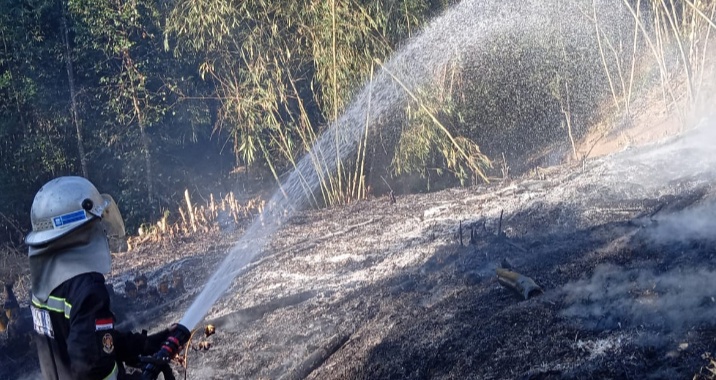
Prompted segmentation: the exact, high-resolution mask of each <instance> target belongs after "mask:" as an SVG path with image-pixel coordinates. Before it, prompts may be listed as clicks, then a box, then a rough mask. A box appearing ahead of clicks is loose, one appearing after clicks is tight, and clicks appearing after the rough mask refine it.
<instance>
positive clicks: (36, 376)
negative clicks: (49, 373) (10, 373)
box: [17, 372, 43, 380]
mask: <svg viewBox="0 0 716 380" xmlns="http://www.w3.org/2000/svg"><path fill="white" fill-rule="evenodd" d="M42 379H43V377H42V373H40V372H33V373H30V374H27V375H25V376H23V377H20V378H18V379H17V380H42Z"/></svg>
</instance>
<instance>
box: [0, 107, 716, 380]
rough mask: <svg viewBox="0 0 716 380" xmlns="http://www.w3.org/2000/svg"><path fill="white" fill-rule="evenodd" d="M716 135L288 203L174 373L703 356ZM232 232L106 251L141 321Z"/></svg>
mask: <svg viewBox="0 0 716 380" xmlns="http://www.w3.org/2000/svg"><path fill="white" fill-rule="evenodd" d="M714 141H716V121H715V120H713V119H710V120H704V121H702V123H701V124H700V127H699V128H696V129H693V130H691V131H689V132H687V133H685V134H683V135H681V136H678V137H672V138H669V139H666V140H662V141H657V142H654V143H652V144H649V145H646V146H642V147H638V148H631V149H627V150H624V151H621V152H617V153H613V154H610V155H607V156H604V157H601V158H595V159H589V160H587V161H586V162H585V163H584V165H583V166H580V167H567V166H557V167H553V168H549V169H546V170H539V171H535V172H534V175H533V176H525V177H523V178H517V179H512V180H505V181H504V182H502V183H495V184H492V185H486V186H478V187H471V188H462V189H451V190H445V191H441V192H436V193H431V194H422V195H406V196H400V197H397V199H396V201H395V203H392V202H391V200H390V199H389V198H378V199H372V200H368V201H361V202H357V203H355V204H351V205H348V206H345V207H337V208H333V209H328V210H311V211H305V212H302V213H300V214H298V215H295V216H293V217H292V218H291V219H290V221H289V223H287V224H286V225H284V226H282V227H281V228H280V229H279V231H278V232H277V233H276V234H274V236H273V237H272V238H271V242H270V245H269V248H268V249H266V250H265V251H264V252H263V253H262V254H261V256H260V257H259V258H258V259H257V260H255V261H254V262H253V263H252V264H250V265H249V266H248V267H247V268H246V269H245V270H244V271H243V272H242V273H241V274H240V275H239V276H238V277H237V278H236V280H235V281H234V283H233V285H232V286H231V288H230V290H229V291H228V292H227V294H226V295H225V296H224V297H222V298H221V299H220V301H219V302H218V303H217V304H215V305H214V307H213V308H212V309H211V311H210V313H209V315H208V316H207V318H206V320H205V323H211V324H214V325H215V326H216V328H217V333H216V334H215V335H214V336H211V337H210V338H208V341H210V342H211V343H212V347H211V348H210V349H209V350H208V351H193V350H192V351H190V352H189V362H188V368H189V371H188V376H187V378H189V379H234V378H235V379H239V378H241V379H244V378H252V379H302V378H307V379H378V378H380V379H388V378H393V379H466V378H479V379H561V378H564V379H583V378H601V379H607V378H613V379H616V378H620V379H621V378H656V379H691V378H692V377H693V376H694V375H695V374H697V373H699V372H703V373H704V374H706V373H707V372H706V369H705V367H706V365H708V364H709V360H710V358H711V357H710V355H711V354H710V353H711V352H713V350H714V347H715V346H716V322H715V321H716V302H714V297H715V296H716V294H715V293H714V290H713V287H712V286H710V285H709V284H710V283H712V282H713V278H714V276H715V275H716V273H714V271H716V244H714V243H715V240H714V239H715V237H714V234H713V231H715V230H716V188H715V186H714V184H716V155H714V154H713V148H712V146H713V142H714ZM460 231H462V239H461V237H460ZM500 231H501V232H502V233H499V232H500ZM240 235H241V231H240V229H239V230H238V231H233V232H229V231H225V232H214V233H211V234H208V235H207V236H206V237H205V238H201V237H198V236H195V237H192V238H191V239H188V240H185V241H180V240H175V241H169V242H166V241H165V242H163V243H152V244H149V243H147V244H144V245H142V246H140V247H138V248H135V249H133V250H131V251H129V252H125V253H118V254H116V255H115V260H114V270H113V273H112V274H111V276H110V282H111V283H112V284H113V285H114V289H115V291H116V297H115V304H116V307H117V308H118V309H120V310H122V313H121V315H120V316H119V317H120V318H123V319H124V320H125V325H134V326H133V327H144V328H147V327H150V328H158V327H160V326H164V325H166V324H168V323H171V322H174V321H177V320H179V319H181V316H182V313H183V311H184V310H186V309H187V308H188V306H189V304H190V302H191V301H192V300H193V299H194V297H195V295H196V294H197V293H198V291H199V290H201V288H202V285H203V281H205V280H206V278H207V277H208V276H209V275H210V274H211V273H212V272H213V270H214V269H215V268H214V266H215V265H217V264H218V263H219V262H220V261H221V259H223V257H224V255H225V252H226V251H227V250H228V249H229V248H230V247H231V245H232V243H233V242H234V241H236V239H238V237H239V236H240ZM461 240H462V241H461ZM500 266H510V267H511V268H512V270H513V271H515V272H517V273H520V274H523V275H525V276H529V277H530V278H532V279H533V280H534V281H535V282H536V284H538V285H539V286H540V287H541V289H542V290H543V293H542V294H539V295H537V296H534V297H531V298H529V299H524V298H522V297H520V296H518V295H516V294H515V293H514V292H512V291H511V290H510V289H508V288H506V287H504V286H501V285H500V284H499V283H498V281H497V276H496V271H495V269H496V268H498V267H500ZM139 275H144V276H146V278H147V281H148V284H149V285H150V288H151V287H152V286H156V285H158V283H159V282H160V281H162V280H163V279H165V278H167V276H173V277H176V276H179V275H181V276H182V277H183V279H184V283H183V286H184V288H185V291H184V292H175V291H172V290H171V289H170V291H169V292H167V293H165V294H164V295H156V294H155V293H153V292H144V293H143V292H140V293H139V294H138V295H137V296H132V297H131V299H130V297H129V294H127V292H126V290H127V288H126V287H125V282H126V281H128V280H130V281H131V280H134V279H135V278H136V277H137V276H139ZM202 326H203V324H202ZM2 356H3V359H2V360H3V363H4V365H3V366H2V368H3V370H2V371H4V373H3V374H2V376H0V377H2V378H16V377H18V374H19V373H25V374H26V373H28V367H32V363H33V359H32V353H31V352H30V353H29V354H27V355H25V356H22V357H18V352H17V351H14V352H12V354H11V351H9V347H7V346H3V347H2ZM10 357H12V360H10ZM6 358H7V359H6ZM6 364H10V365H9V366H8V365H6ZM31 378H32V377H31ZM704 378H708V377H706V376H704Z"/></svg>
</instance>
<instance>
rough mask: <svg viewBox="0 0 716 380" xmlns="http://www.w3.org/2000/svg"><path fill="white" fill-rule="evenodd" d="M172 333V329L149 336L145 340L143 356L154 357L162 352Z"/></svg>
mask: <svg viewBox="0 0 716 380" xmlns="http://www.w3.org/2000/svg"><path fill="white" fill-rule="evenodd" d="M171 333H172V331H171V329H164V330H162V331H159V332H158V333H154V334H151V335H147V338H146V339H145V340H144V348H142V354H143V355H152V354H154V353H155V352H157V351H159V350H161V349H162V344H163V343H164V341H166V340H167V338H169V335H171Z"/></svg>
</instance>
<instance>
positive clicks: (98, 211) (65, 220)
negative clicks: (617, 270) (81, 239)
mask: <svg viewBox="0 0 716 380" xmlns="http://www.w3.org/2000/svg"><path fill="white" fill-rule="evenodd" d="M94 218H106V219H109V221H110V222H111V223H105V224H110V225H108V226H107V228H108V229H110V230H113V231H111V232H113V233H116V234H118V235H120V234H121V236H123V235H124V223H122V218H121V216H120V215H119V209H117V206H116V204H115V203H114V200H113V199H112V197H110V196H109V195H107V194H100V193H99V191H97V188H95V187H94V185H93V184H92V183H91V182H90V181H88V180H87V179H85V178H82V177H59V178H55V179H53V180H52V181H50V182H48V183H46V184H45V185H44V186H42V188H41V189H40V191H38V192H37V194H36V195H35V200H34V201H33V202H32V209H31V211H30V221H31V222H32V232H30V233H29V234H28V235H27V237H26V238H25V243H26V244H27V245H29V246H38V245H43V244H47V243H50V242H52V241H54V240H56V239H58V238H60V237H62V236H65V235H67V234H68V233H70V232H72V231H74V230H75V229H77V228H78V227H80V226H82V225H84V224H86V223H88V222H90V221H91V220H93V219H94ZM117 221H119V225H117ZM119 229H121V231H119Z"/></svg>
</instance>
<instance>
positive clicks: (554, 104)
mask: <svg viewBox="0 0 716 380" xmlns="http://www.w3.org/2000/svg"><path fill="white" fill-rule="evenodd" d="M684 1H686V2H685V3H682V2H677V4H674V3H673V1H671V2H664V1H647V0H643V1H631V2H626V1H625V2H623V3H622V2H620V1H616V2H615V1H599V2H596V1H595V2H594V3H593V2H592V1H577V2H566V3H565V2H564V1H557V0H555V1H550V2H548V3H549V5H548V4H546V3H545V5H544V7H547V8H548V9H549V8H550V7H554V9H555V12H554V13H555V14H554V17H555V20H560V19H563V15H564V13H562V11H560V10H561V9H562V8H564V7H565V6H567V5H565V4H571V5H568V7H573V8H572V9H569V10H567V11H565V12H570V14H579V13H580V12H581V14H582V16H583V17H584V20H587V21H585V22H583V24H575V23H571V22H570V21H569V20H563V21H560V22H557V23H548V26H547V27H546V28H547V29H545V30H540V33H539V38H538V37H537V36H536V35H535V33H531V32H530V31H523V32H520V33H518V32H515V33H514V34H505V35H501V36H498V37H495V38H494V39H493V40H491V41H489V43H488V45H489V46H488V48H487V49H486V51H488V52H490V53H489V54H486V55H483V56H481V58H480V60H479V61H477V62H468V63H469V64H467V65H462V66H461V65H460V62H457V63H456V67H457V68H456V69H455V71H454V72H452V71H451V72H450V73H449V74H450V75H448V73H447V72H446V73H445V75H444V78H449V79H446V80H445V81H442V82H441V83H435V84H434V87H431V88H419V89H414V92H415V97H413V98H412V100H411V101H410V102H409V104H407V105H406V107H405V109H403V110H396V112H399V113H404V115H403V116H404V117H400V118H398V120H399V123H400V125H401V128H399V129H400V130H402V131H403V133H402V134H401V135H400V136H397V137H393V140H394V141H392V145H390V146H389V147H387V148H385V149H383V147H381V149H373V150H372V151H371V152H372V153H371V155H369V157H367V158H365V160H367V161H371V160H372V161H371V162H372V163H373V164H375V163H376V162H379V161H380V162H383V163H385V165H387V167H388V169H386V173H387V174H389V175H394V176H417V177H419V178H421V182H420V184H419V185H418V186H417V187H418V189H425V188H427V187H428V186H430V185H429V184H431V183H434V182H435V180H434V178H435V176H441V175H442V176H443V177H444V178H445V179H444V180H443V181H442V182H443V183H449V184H450V183H458V182H462V183H469V182H471V181H472V182H474V181H480V180H485V179H486V178H487V176H488V175H489V172H486V170H489V161H490V159H497V158H500V159H501V158H502V157H504V155H505V154H507V156H508V158H512V159H517V158H518V157H520V156H519V154H523V153H524V152H525V151H528V150H531V149H537V148H540V147H544V146H545V144H548V143H551V142H554V141H556V140H560V141H570V140H571V141H572V143H573V141H574V139H575V138H578V137H579V135H580V133H582V132H583V131H585V130H586V128H587V127H588V126H589V124H590V123H591V121H592V120H593V119H595V118H597V117H599V116H600V115H599V113H598V112H599V111H600V110H602V109H604V108H605V104H606V106H608V107H612V108H613V109H612V111H614V110H616V111H618V112H619V113H620V114H628V113H629V105H630V101H631V100H632V99H633V97H634V95H633V93H636V92H637V91H639V89H640V87H639V84H640V83H641V84H642V87H644V86H646V85H644V84H643V83H646V82H647V81H648V78H649V77H650V76H651V77H654V78H659V79H660V80H661V84H662V86H664V87H663V89H664V100H665V102H666V103H667V104H673V103H674V101H676V98H678V97H679V94H675V91H678V90H679V89H681V88H682V87H683V86H679V85H675V84H670V83H669V80H670V79H673V76H672V75H670V74H667V71H668V72H673V70H681V72H683V71H684V70H685V72H686V73H687V74H691V75H687V84H688V88H687V89H686V90H684V91H686V92H687V93H688V96H689V97H690V99H691V100H692V102H691V104H697V103H698V102H697V100H698V93H697V92H698V90H699V88H697V87H696V86H697V85H698V83H700V82H698V80H699V78H698V77H697V76H698V75H699V74H700V75H702V76H703V73H704V72H705V71H706V69H705V68H704V67H707V65H706V64H705V62H707V60H706V59H705V58H704V57H705V56H706V55H705V53H703V52H704V51H705V45H706V44H707V42H708V38H709V34H708V33H709V30H710V28H709V26H713V20H714V6H715V5H716V2H714V1H696V3H695V4H694V3H693V2H692V1H687V0H684ZM454 3H456V1H452V0H408V1H392V0H357V1H333V0H330V1H327V0H308V1H286V2H284V1H280V2H276V1H268V0H247V1H232V0H171V1H160V0H135V1H123V0H109V1H98V0H23V1H16V0H0V8H1V9H2V10H3V12H1V13H0V139H1V142H0V157H1V158H0V226H2V231H0V233H2V236H1V237H0V240H2V241H14V242H18V241H20V239H21V237H22V235H23V234H24V233H25V232H26V231H27V230H28V228H29V220H28V215H27V214H28V211H29V207H30V204H31V202H32V197H33V194H34V192H35V191H36V190H37V189H38V188H39V186H40V185H41V184H42V183H44V182H46V181H47V180H48V179H50V178H52V177H55V176H59V175H70V174H73V175H83V176H85V177H88V178H90V179H91V180H92V181H93V182H95V183H96V184H97V186H98V188H100V190H101V191H103V192H108V193H111V194H113V195H114V196H115V198H117V199H118V200H119V203H120V207H121V208H122V212H123V213H124V216H125V219H127V222H128V224H129V226H130V227H131V228H136V227H137V226H138V225H139V224H140V223H142V222H146V221H151V220H154V219H157V218H158V217H159V216H160V215H161V214H162V213H163V212H164V211H165V210H171V209H174V208H175V207H176V204H177V202H178V201H179V200H181V199H182V197H183V191H184V189H186V188H188V189H189V190H190V191H192V192H198V193H199V194H200V195H203V196H207V194H208V193H209V192H212V191H213V192H226V191H228V190H233V189H235V188H237V187H241V186H250V184H251V183H252V181H254V180H255V178H257V177H261V178H266V179H270V178H272V177H275V178H280V176H281V175H282V174H283V173H285V172H286V171H288V170H290V169H291V167H292V165H293V163H294V162H295V160H296V159H297V157H299V156H300V155H302V154H303V153H305V152H306V150H308V149H309V148H310V146H311V145H312V143H313V141H314V140H315V137H316V136H317V135H319V134H320V133H321V132H322V130H323V129H325V128H326V127H327V126H328V125H329V124H330V122H331V121H333V120H336V119H337V118H338V115H339V114H340V113H341V112H342V110H344V109H345V107H346V106H347V104H349V102H350V101H351V99H352V97H353V96H355V92H356V91H357V90H358V89H359V88H360V86H361V84H362V83H364V82H366V81H367V80H369V79H370V78H371V75H372V73H373V72H374V71H376V70H379V69H380V68H379V67H376V62H382V61H386V60H388V59H389V57H390V56H391V54H392V53H393V52H394V51H396V50H397V49H399V47H400V46H401V44H403V43H405V41H407V40H408V39H409V38H410V37H412V36H414V35H416V34H417V33H419V31H420V30H421V29H422V28H424V27H425V26H426V23H427V21H429V20H431V19H432V18H433V17H434V16H436V15H438V14H440V13H441V12H443V11H444V10H445V9H447V8H448V7H449V6H451V5H453V4H454ZM597 3H599V4H601V5H606V6H607V8H609V6H610V5H611V6H613V5H624V7H622V8H623V9H621V10H617V11H615V10H613V8H614V7H611V8H612V10H611V11H609V16H608V18H607V17H606V16H604V18H603V19H600V16H598V15H597V6H596V4H597ZM602 3H605V4H602ZM667 3H668V4H667ZM662 4H663V5H662ZM687 4H688V5H687ZM593 5H594V6H593ZM601 5H600V6H601ZM617 8H619V7H617ZM600 9H601V8H600ZM697 11H698V13H697ZM590 20H591V21H590ZM635 20H636V22H635ZM640 20H641V21H640ZM709 20H711V21H710V23H709ZM578 25H581V26H582V27H579V26H578ZM615 25H616V26H618V27H615ZM699 44H701V45H699ZM672 46H673V47H674V49H675V51H677V52H678V51H680V52H681V53H684V52H686V53H684V54H683V57H682V58H677V59H671V60H670V59H669V58H668V57H670V56H671V55H670V54H669V55H667V52H668V51H669V50H670V49H672ZM687 55H688V56H687ZM641 56H649V57H651V62H652V63H648V62H647V60H646V59H644V60H638V59H637V57H641ZM676 56H677V57H678V56H679V55H678V54H676ZM665 57H667V58H665ZM637 62H639V63H640V65H641V66H640V71H638V73H641V75H642V77H643V79H641V82H638V83H637V79H635V78H636V76H635V74H634V69H633V67H634V66H635V64H636V63H637ZM644 62H647V63H644ZM653 62H657V63H658V64H656V65H655V64H654V63H653ZM463 63H464V62H463ZM650 67H656V69H649V68H650ZM684 68H685V69H684ZM486 73H489V76H487V77H489V80H484V78H485V77H486V75H485V74H486ZM585 73H589V75H585ZM478 78H479V79H478ZM633 83H636V84H635V85H632V84H633ZM699 86H700V85H699ZM406 91H407V89H406ZM667 94H668V96H671V98H672V99H673V101H671V100H667ZM612 103H613V105H611V104H612ZM445 131H450V133H451V134H452V136H455V138H452V136H451V137H450V138H446V137H445V135H444V132H445ZM520 136H522V138H520ZM535 136H539V138H534V137H535ZM377 139H378V140H381V141H383V143H384V144H385V142H386V141H388V140H390V138H383V137H378V138H377ZM366 141H375V138H374V139H371V140H368V139H367V140H366ZM486 142H490V144H489V145H488V146H487V148H486V149H482V150H481V149H480V147H482V146H483V144H485V143H486ZM525 144H526V145H525ZM456 146H458V148H456ZM456 149H457V150H458V151H469V152H470V153H469V154H468V155H463V156H460V155H456V153H455V152H456ZM365 151H366V149H365V148H364V149H363V152H365ZM518 153H519V154H518ZM574 154H575V155H576V152H574ZM353 162H355V161H353ZM358 166H359V165H354V166H353V167H352V166H350V165H345V166H339V167H341V168H342V170H345V171H346V174H347V175H346V176H347V177H350V175H349V174H350V173H357V174H355V175H354V177H352V182H349V181H346V184H345V185H342V187H346V188H348V187H352V188H353V189H354V190H352V191H348V190H345V189H342V188H335V187H332V188H331V189H330V190H332V191H334V192H336V193H338V194H339V196H334V197H328V199H325V201H326V202H328V203H331V202H341V201H346V200H348V199H353V198H356V197H361V196H365V195H366V194H367V193H368V188H373V189H374V191H375V189H376V188H380V187H381V186H383V185H384V184H386V183H387V181H386V180H385V177H384V176H383V175H380V176H378V175H375V176H372V177H369V178H370V180H369V182H370V183H365V181H366V180H365V178H366V176H365V174H366V173H367V172H369V171H370V170H372V168H374V167H375V165H360V169H361V172H360V173H359V172H358V171H357V170H355V169H356V168H357V167H358ZM430 181H432V182H430ZM356 183H360V186H358V187H357V188H358V189H362V190H360V191H358V192H356V191H355V188H356V186H355V185H356ZM413 190H414V189H413ZM324 196H325V193H324Z"/></svg>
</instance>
